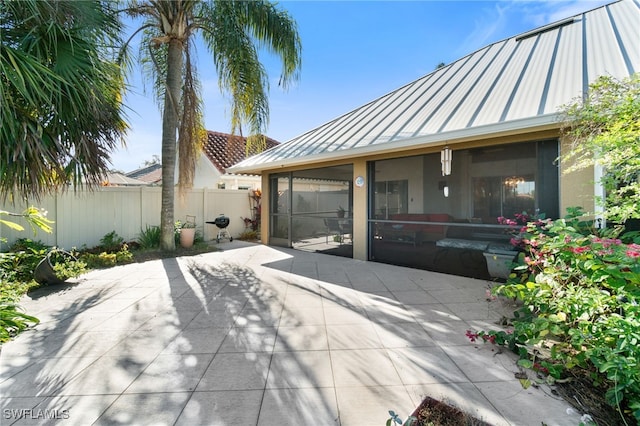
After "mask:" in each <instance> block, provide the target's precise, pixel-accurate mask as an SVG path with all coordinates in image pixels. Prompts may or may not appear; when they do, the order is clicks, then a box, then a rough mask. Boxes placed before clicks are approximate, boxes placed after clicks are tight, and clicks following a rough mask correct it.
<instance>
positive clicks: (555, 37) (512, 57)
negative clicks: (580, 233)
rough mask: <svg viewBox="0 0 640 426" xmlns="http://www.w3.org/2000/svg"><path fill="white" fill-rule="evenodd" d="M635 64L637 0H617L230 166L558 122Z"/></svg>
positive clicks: (470, 58)
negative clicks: (591, 91) (604, 81)
mask: <svg viewBox="0 0 640 426" xmlns="http://www.w3.org/2000/svg"><path fill="white" fill-rule="evenodd" d="M639 71H640V0H622V1H619V2H615V3H611V4H608V5H605V6H601V7H598V8H596V9H593V10H591V11H588V12H584V13H581V14H578V15H575V16H573V17H570V18H567V19H564V20H561V21H557V22H555V23H552V24H549V25H545V26H543V27H540V28H537V29H534V30H532V31H528V32H526V33H523V34H520V35H518V36H514V37H511V38H508V39H506V40H502V41H499V42H496V43H493V44H491V45H489V46H486V47H484V48H482V49H480V50H477V51H475V52H473V53H471V54H469V55H467V56H465V57H463V58H461V59H459V60H457V61H455V62H453V63H451V64H449V65H447V66H445V67H442V68H439V69H437V70H435V71H433V72H431V73H430V74H427V75H425V76H424V77H421V78H419V79H418V80H416V81H413V82H411V83H409V84H407V85H405V86H403V87H400V88H399V89H397V90H394V91H393V92H391V93H388V94H386V95H384V96H382V97H380V98H378V99H376V100H374V101H371V102H369V103H367V104H365V105H363V106H361V107H359V108H357V109H355V110H353V111H351V112H348V113H346V114H344V115H342V116H340V117H338V118H336V119H334V120H332V121H330V122H328V123H326V124H324V125H321V126H320V127H317V128H315V129H313V130H311V131H309V132H306V133H304V134H302V135H300V136H298V137H296V138H294V139H291V140H290V141H288V142H286V143H283V144H281V145H279V146H277V147H275V148H273V149H269V150H267V151H265V152H263V153H261V154H258V155H256V156H253V157H250V158H248V159H246V160H244V161H242V162H240V163H239V164H237V165H236V166H234V167H232V168H231V170H230V171H231V172H234V173H241V172H259V171H261V170H264V169H271V168H274V167H280V166H287V165H294V164H301V163H306V162H309V161H310V160H313V159H317V160H332V159H338V158H342V157H344V156H346V155H349V156H352V155H356V154H358V153H362V154H365V153H367V154H372V153H376V152H383V151H387V150H391V149H394V148H406V147H413V146H415V147H418V146H422V145H425V144H430V143H442V142H443V141H447V140H452V139H455V138H459V137H464V136H472V135H478V136H479V135H487V134H491V133H496V132H499V131H509V130H517V129H524V128H531V129H533V128H535V127H537V126H544V125H547V126H548V125H553V124H554V123H556V124H555V125H556V126H557V122H558V118H557V114H558V110H559V108H560V107H561V106H562V105H564V104H566V103H568V102H570V101H571V100H572V99H575V98H576V97H579V96H581V95H583V94H584V93H586V91H587V89H588V86H589V83H591V82H593V81H594V80H595V79H597V78H598V77H599V76H602V75H610V76H613V77H615V78H624V77H627V76H630V75H632V74H634V73H636V72H639ZM347 151H349V152H347Z"/></svg>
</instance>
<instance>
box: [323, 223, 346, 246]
mask: <svg viewBox="0 0 640 426" xmlns="http://www.w3.org/2000/svg"><path fill="white" fill-rule="evenodd" d="M324 226H325V228H326V235H325V237H326V241H325V243H327V244H329V236H330V235H339V236H340V241H342V227H341V226H340V220H339V219H338V218H333V217H325V218H324Z"/></svg>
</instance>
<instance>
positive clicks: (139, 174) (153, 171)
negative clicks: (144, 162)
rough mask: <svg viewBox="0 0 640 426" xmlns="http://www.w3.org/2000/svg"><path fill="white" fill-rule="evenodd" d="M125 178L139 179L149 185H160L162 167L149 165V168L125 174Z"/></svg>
mask: <svg viewBox="0 0 640 426" xmlns="http://www.w3.org/2000/svg"><path fill="white" fill-rule="evenodd" d="M126 176H127V177H130V178H134V179H139V180H141V181H144V182H147V183H148V184H151V185H160V184H161V183H162V165H161V164H151V165H149V166H145V167H141V168H139V169H137V170H134V171H132V172H129V173H127V174H126Z"/></svg>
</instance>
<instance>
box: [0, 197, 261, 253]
mask: <svg viewBox="0 0 640 426" xmlns="http://www.w3.org/2000/svg"><path fill="white" fill-rule="evenodd" d="M161 190H162V188H159V187H102V188H99V189H96V190H94V191H78V192H76V193H74V192H72V191H70V192H66V193H64V194H58V195H55V196H48V197H44V198H42V199H41V201H40V202H35V201H34V202H31V203H28V205H34V206H35V207H37V208H43V209H44V210H46V211H47V218H49V219H51V220H53V221H54V222H55V223H54V224H53V233H51V234H47V233H45V232H42V231H40V230H38V231H37V233H36V235H35V236H34V234H33V231H32V230H31V228H30V226H29V225H28V224H27V223H26V222H25V221H24V220H22V219H21V218H17V219H16V218H11V217H6V216H3V217H2V219H7V220H12V221H14V222H17V223H19V224H21V225H23V226H24V227H25V230H24V231H22V232H18V231H14V230H12V229H9V228H8V227H7V226H4V225H0V238H6V240H7V242H6V243H2V247H1V248H2V249H6V247H7V245H8V244H11V243H12V242H13V241H15V240H16V239H18V238H31V239H33V240H40V241H42V242H43V243H45V244H48V245H52V246H57V247H61V248H65V249H70V248H72V247H78V248H80V247H82V246H87V247H94V246H96V245H98V244H99V243H100V239H101V238H102V237H104V236H105V234H108V233H109V232H112V231H115V232H116V233H117V234H118V235H119V236H121V237H122V238H124V239H125V241H133V240H136V239H137V238H138V235H139V234H140V231H141V230H143V229H146V227H147V226H159V225H160V200H161ZM28 205H27V204H16V205H12V204H7V205H3V206H2V207H0V210H5V211H10V212H15V213H20V212H22V211H24V210H25V208H26V207H27V206H28ZM220 214H224V215H225V216H227V217H228V218H229V219H230V224H229V227H228V228H227V229H228V230H229V232H230V233H231V236H232V237H234V238H235V237H237V236H239V235H240V234H241V233H242V232H243V231H244V230H245V227H244V222H243V220H242V218H245V217H251V206H250V204H249V193H248V191H246V190H228V189H227V190H224V189H192V190H190V191H188V192H187V193H186V194H185V196H184V198H180V196H179V195H178V194H177V191H176V200H175V220H179V221H181V222H184V221H185V219H186V216H187V215H189V216H195V217H196V229H197V230H199V231H200V232H201V233H202V234H203V235H204V239H205V241H208V240H211V239H215V237H216V235H217V233H218V228H217V227H216V226H215V225H212V224H207V223H205V222H207V221H213V220H215V218H216V217H218V216H219V215H220Z"/></svg>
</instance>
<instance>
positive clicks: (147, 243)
mask: <svg viewBox="0 0 640 426" xmlns="http://www.w3.org/2000/svg"><path fill="white" fill-rule="evenodd" d="M161 239H162V234H161V232H160V227H159V226H149V225H147V227H146V228H145V229H143V230H140V235H139V236H138V244H140V248H141V249H147V250H148V249H155V248H159V247H160V241H161Z"/></svg>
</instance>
